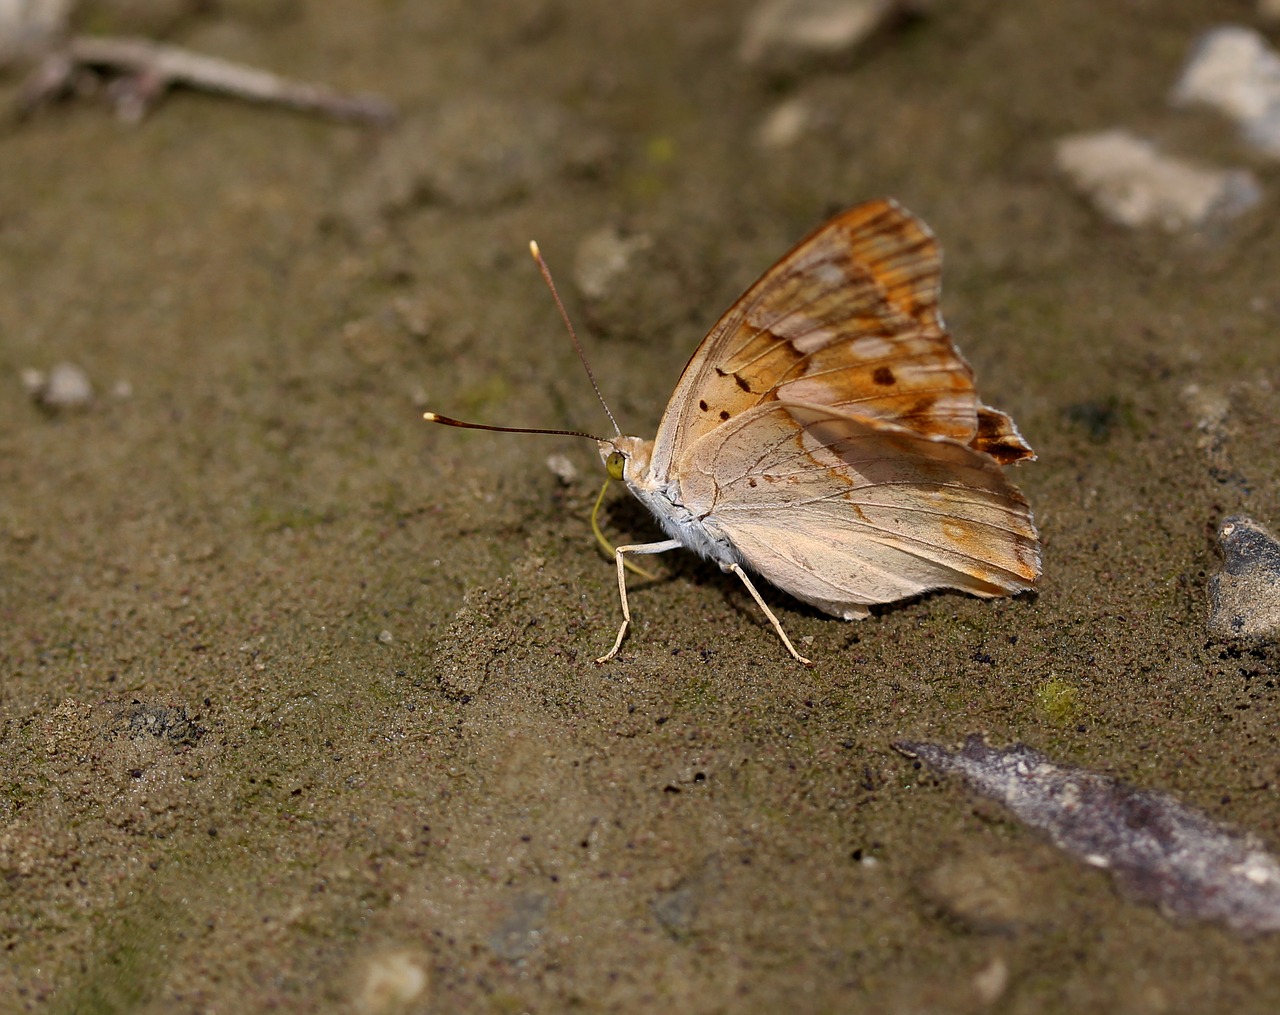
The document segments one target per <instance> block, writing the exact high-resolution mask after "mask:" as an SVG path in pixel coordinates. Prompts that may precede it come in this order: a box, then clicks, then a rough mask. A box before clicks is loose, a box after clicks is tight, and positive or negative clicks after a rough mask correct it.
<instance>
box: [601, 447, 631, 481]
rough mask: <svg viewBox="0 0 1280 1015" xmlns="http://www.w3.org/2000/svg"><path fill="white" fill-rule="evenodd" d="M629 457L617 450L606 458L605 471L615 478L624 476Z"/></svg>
mask: <svg viewBox="0 0 1280 1015" xmlns="http://www.w3.org/2000/svg"><path fill="white" fill-rule="evenodd" d="M626 464H627V457H626V455H624V454H623V453H622V452H621V451H615V452H613V454H611V455H610V456H609V457H608V458H606V459H605V460H604V467H605V471H607V472H608V473H609V476H610V477H611V478H613V479H621V478H622V470H623V469H624V468H625V467H626Z"/></svg>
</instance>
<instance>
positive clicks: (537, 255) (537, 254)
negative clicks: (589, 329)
mask: <svg viewBox="0 0 1280 1015" xmlns="http://www.w3.org/2000/svg"><path fill="white" fill-rule="evenodd" d="M529 253H531V254H532V255H533V259H534V260H535V261H536V262H537V263H538V270H539V271H540V272H542V280H543V281H544V282H546V283H547V288H548V289H550V290H551V297H552V299H554V300H555V301H556V309H557V310H559V311H560V319H561V320H562V321H564V326H565V327H566V328H568V329H569V337H570V338H571V339H572V340H573V347H574V348H575V349H576V350H578V359H580V360H582V367H583V369H584V370H586V372H587V378H588V379H589V380H590V381H591V386H592V387H593V388H595V391H596V398H598V399H600V404H601V405H602V406H604V412H605V415H606V416H608V417H609V422H610V423H612V424H613V429H614V432H615V433H616V434H617V435H618V436H619V437H621V436H622V428H621V427H619V426H618V421H617V420H616V419H614V418H613V413H612V412H610V411H609V403H608V402H606V401H605V400H604V395H602V394H601V393H600V385H599V384H597V383H596V375H595V374H593V373H592V372H591V364H590V363H588V362H587V354H586V353H585V352H583V351H582V343H581V342H579V341H578V333H577V332H576V331H574V330H573V322H572V321H570V320H569V313H568V311H566V310H565V308H564V303H563V302H561V300H560V294H559V293H558V292H556V284H555V282H553V281H552V280H551V269H550V268H548V267H547V262H546V261H544V260H543V259H542V251H541V250H539V249H538V244H537V241H536V240H530V241H529Z"/></svg>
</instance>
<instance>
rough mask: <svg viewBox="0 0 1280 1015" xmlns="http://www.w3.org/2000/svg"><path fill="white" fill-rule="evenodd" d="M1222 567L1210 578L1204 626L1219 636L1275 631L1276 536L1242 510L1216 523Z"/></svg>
mask: <svg viewBox="0 0 1280 1015" xmlns="http://www.w3.org/2000/svg"><path fill="white" fill-rule="evenodd" d="M1218 545H1219V547H1220V548H1221V550H1222V558H1223V562H1224V566H1223V569H1222V571H1220V572H1219V573H1218V574H1215V575H1214V576H1213V577H1212V578H1210V579H1209V597H1210V600H1211V601H1212V603H1213V607H1212V611H1211V612H1210V614H1209V630H1210V632H1211V633H1213V634H1216V635H1219V636H1222V637H1229V638H1231V637H1234V638H1271V637H1275V636H1276V635H1277V634H1280V540H1277V539H1276V537H1275V536H1274V535H1273V534H1272V533H1271V532H1270V531H1268V530H1267V528H1266V527H1265V526H1263V525H1260V524H1258V523H1257V522H1255V521H1254V520H1253V519H1252V518H1246V517H1245V516H1244V515H1233V516H1232V517H1230V518H1228V519H1226V520H1225V521H1224V522H1223V523H1222V524H1221V525H1220V526H1219V527H1218Z"/></svg>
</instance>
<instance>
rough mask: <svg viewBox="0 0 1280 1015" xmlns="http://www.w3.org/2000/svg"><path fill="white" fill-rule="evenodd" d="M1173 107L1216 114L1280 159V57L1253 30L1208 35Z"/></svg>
mask: <svg viewBox="0 0 1280 1015" xmlns="http://www.w3.org/2000/svg"><path fill="white" fill-rule="evenodd" d="M1172 101H1173V102H1174V103H1175V104H1176V105H1203V106H1208V107H1210V108H1211V109H1216V110H1217V111H1218V112H1220V113H1222V114H1223V115H1224V116H1227V117H1229V118H1230V119H1232V120H1234V121H1235V122H1236V124H1237V125H1238V126H1239V128H1240V131H1241V133H1242V134H1243V135H1244V138H1245V140H1246V141H1247V142H1248V143H1249V144H1251V145H1253V146H1254V147H1255V148H1257V149H1258V150H1260V151H1262V152H1264V153H1266V154H1267V155H1272V156H1276V157H1280V54H1277V53H1276V51H1275V50H1274V49H1272V48H1271V47H1270V46H1269V45H1268V44H1267V40H1266V39H1265V38H1263V36H1261V35H1260V34H1258V33H1257V32H1255V31H1254V30H1253V29H1251V28H1244V27H1242V26H1239V25H1223V26H1222V27H1220V28H1214V29H1211V30H1210V31H1208V32H1206V33H1205V34H1204V35H1202V36H1201V37H1200V38H1199V40H1198V41H1197V42H1196V44H1195V48H1194V49H1193V50H1192V52H1191V56H1190V58H1189V59H1188V60H1187V65H1186V67H1184V68H1183V71H1182V75H1181V76H1180V77H1179V78H1178V83H1177V84H1176V85H1175V86H1174V89H1173V96H1172Z"/></svg>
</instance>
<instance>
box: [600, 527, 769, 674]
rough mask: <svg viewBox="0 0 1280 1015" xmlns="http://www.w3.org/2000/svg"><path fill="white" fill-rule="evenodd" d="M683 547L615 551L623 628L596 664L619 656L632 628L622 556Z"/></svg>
mask: <svg viewBox="0 0 1280 1015" xmlns="http://www.w3.org/2000/svg"><path fill="white" fill-rule="evenodd" d="M681 545H682V544H681V542H680V540H678V539H664V540H663V541H662V542H661V543H636V544H634V545H632V546H619V547H618V548H617V549H616V550H614V551H613V559H614V560H615V561H617V562H618V598H619V599H621V600H622V626H621V627H620V628H618V637H617V638H615V639H614V641H613V648H611V649H609V651H608V652H606V653H605V654H604V655H602V656H601V657H600V658H599V659H597V660H596V662H598V663H604V662H608V661H609V660H610V659H612V658H613V657H614V656H616V655H617V654H618V649H619V648H621V647H622V638H623V635H625V634H626V633H627V628H628V627H630V626H631V608H630V607H629V606H627V572H626V570H625V569H626V562H625V561H624V560H623V557H622V555H623V554H624V553H666V552H667V551H668V550H674V549H676V547H678V546H681ZM775 623H776V621H775ZM783 637H784V638H785V637H786V636H785V635H784V636H783Z"/></svg>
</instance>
